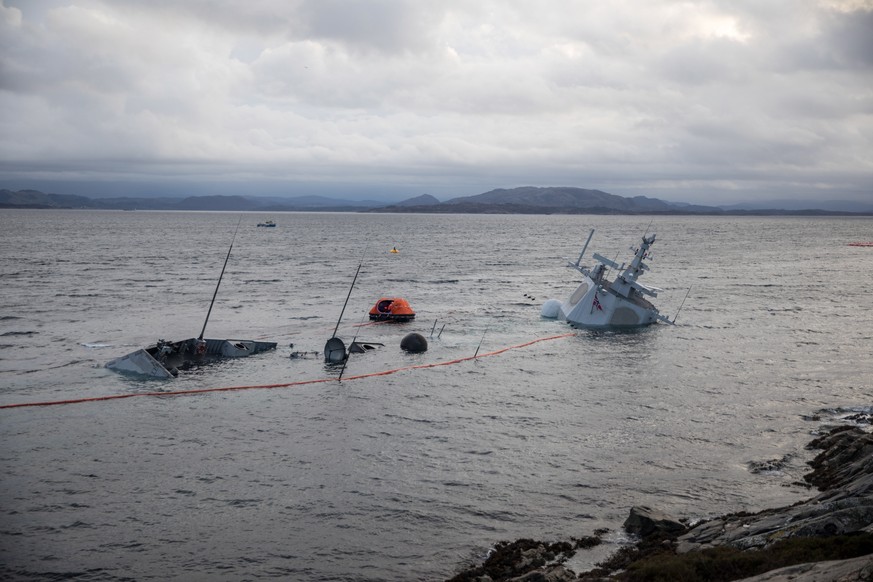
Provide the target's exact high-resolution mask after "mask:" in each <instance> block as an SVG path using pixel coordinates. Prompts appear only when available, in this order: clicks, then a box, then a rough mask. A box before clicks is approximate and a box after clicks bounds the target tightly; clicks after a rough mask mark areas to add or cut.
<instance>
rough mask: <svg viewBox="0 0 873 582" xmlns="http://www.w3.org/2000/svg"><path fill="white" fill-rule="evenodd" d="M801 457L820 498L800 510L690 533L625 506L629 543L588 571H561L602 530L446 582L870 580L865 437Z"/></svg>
mask: <svg viewBox="0 0 873 582" xmlns="http://www.w3.org/2000/svg"><path fill="white" fill-rule="evenodd" d="M807 448H809V449H814V450H820V451H821V452H820V453H818V455H817V456H816V457H815V459H813V460H812V461H811V462H810V465H811V466H812V469H813V470H812V472H811V473H809V474H807V475H805V476H804V480H805V482H806V484H808V485H809V486H811V487H815V488H817V489H818V490H819V491H820V493H819V494H817V495H815V496H814V497H812V498H810V499H808V500H806V501H803V502H799V503H795V504H794V505H790V506H787V507H780V508H776V509H766V510H764V511H761V512H758V513H754V514H750V513H736V514H731V515H726V516H723V517H719V518H716V519H712V520H708V521H706V522H702V523H698V524H695V525H693V526H689V525H687V524H685V523H683V522H681V521H678V520H676V519H673V518H672V517H670V516H668V515H665V514H664V513H662V512H660V511H658V510H657V509H652V508H648V507H634V508H632V509H631V510H630V516H629V517H628V518H627V520H626V521H625V523H624V528H625V530H626V531H627V532H628V533H631V534H634V535H635V536H637V537H638V539H639V541H638V542H637V543H636V544H635V545H633V546H628V547H626V548H623V549H621V550H619V551H618V552H616V553H615V554H614V555H613V556H612V557H610V558H609V559H608V560H606V561H604V562H602V563H600V564H598V565H597V567H596V568H595V569H593V570H590V571H588V572H579V573H577V572H574V571H572V570H571V569H569V568H568V567H567V566H566V562H567V560H569V559H570V558H571V557H572V556H573V555H574V554H575V553H576V552H577V551H579V550H583V549H587V548H591V547H593V546H595V545H598V544H599V543H600V542H601V537H602V536H603V535H604V534H605V533H606V532H605V531H598V532H594V535H593V536H591V537H587V538H581V539H571V540H569V541H559V542H542V541H536V540H530V539H522V540H516V541H514V542H501V543H499V544H497V546H496V547H495V548H494V549H493V550H492V551H491V552H490V554H489V556H488V558H487V559H486V561H485V562H484V563H483V564H480V565H476V566H473V567H471V568H468V569H466V570H464V571H463V572H460V573H459V574H457V575H456V576H454V577H453V578H451V580H450V582H498V581H507V582H510V581H511V582H540V581H541V582H570V581H574V580H590V581H593V580H603V581H606V580H620V581H636V580H647V581H655V580H664V581H667V580H683V581H694V580H701V581H704V580H705V581H715V580H718V581H729V580H746V581H755V582H763V581H767V582H777V581H788V580H792V581H794V582H813V581H814V582H829V581H833V582H837V581H839V582H849V581H855V580H873V435H871V434H870V433H868V432H866V431H864V430H861V429H860V428H857V427H854V426H843V427H838V428H835V429H832V430H831V431H830V432H828V433H826V434H824V435H823V436H821V437H819V438H817V439H815V440H813V441H812V442H811V443H810V444H809V445H808V446H807Z"/></svg>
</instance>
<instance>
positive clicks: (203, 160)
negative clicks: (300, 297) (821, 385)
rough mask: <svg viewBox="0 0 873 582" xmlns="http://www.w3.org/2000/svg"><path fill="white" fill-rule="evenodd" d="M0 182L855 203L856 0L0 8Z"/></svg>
mask: <svg viewBox="0 0 873 582" xmlns="http://www.w3.org/2000/svg"><path fill="white" fill-rule="evenodd" d="M0 26H2V30H0V188H13V189H19V188H23V187H32V188H36V189H39V190H43V191H50V192H56V193H68V194H85V195H103V194H117V195H139V194H143V193H154V194H172V195H178V194H205V193H221V194H230V193H238V194H255V195H288V196H300V195H307V194H322V195H329V196H334V197H343V198H362V197H363V198H384V199H393V200H400V199H404V198H409V197H412V196H417V195H419V194H423V193H429V194H432V195H434V196H436V197H437V198H439V199H441V200H445V199H448V198H451V197H454V196H463V195H471V194H478V193H481V192H485V191H488V190H491V189H493V188H511V187H515V186H524V185H533V186H578V187H581V188H596V189H600V190H604V191H607V192H611V193H613V194H619V195H623V196H636V195H646V196H652V197H657V198H662V199H665V200H673V201H687V202H697V203H704V204H717V203H728V202H738V201H747V200H754V199H760V198H772V199H788V198H794V197H797V198H811V199H812V198H817V199H830V200H862V201H863V200H867V201H869V200H873V0H711V1H693V0H692V1H674V0H609V1H603V0H597V1H594V0H590V1H589V0H421V1H414V0H360V1H351V0H346V1H343V0H264V1H257V0H235V1H225V0H139V1H135V0H130V1H126V0H0Z"/></svg>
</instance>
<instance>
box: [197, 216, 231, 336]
mask: <svg viewBox="0 0 873 582" xmlns="http://www.w3.org/2000/svg"><path fill="white" fill-rule="evenodd" d="M240 223H242V216H240V217H239V221H238V222H237V223H236V230H234V231H233V238H232V239H231V240H230V248H229V249H227V256H226V257H224V266H223V267H221V274H220V275H219V276H218V283H216V284H215V293H213V294H212V301H210V302H209V311H207V312H206V321H204V322H203V329H201V330H200V337H198V338H197V339H198V340H202V339H203V334H204V333H206V324H207V323H209V315H210V314H211V313H212V306H213V305H214V304H215V297H216V296H217V295H218V288H219V287H220V286H221V279H222V278H223V277H224V270H225V269H226V268H227V260H228V259H229V258H230V251H232V250H233V243H234V241H235V240H236V233H237V232H239V225H240Z"/></svg>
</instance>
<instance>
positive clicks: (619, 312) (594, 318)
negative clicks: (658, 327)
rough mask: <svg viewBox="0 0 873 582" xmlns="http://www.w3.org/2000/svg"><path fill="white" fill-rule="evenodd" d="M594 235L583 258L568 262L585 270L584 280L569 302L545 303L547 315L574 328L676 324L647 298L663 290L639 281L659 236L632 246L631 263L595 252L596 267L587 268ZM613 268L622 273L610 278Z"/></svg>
mask: <svg viewBox="0 0 873 582" xmlns="http://www.w3.org/2000/svg"><path fill="white" fill-rule="evenodd" d="M592 236H594V230H593V229H592V230H591V233H590V234H589V235H588V240H587V241H586V242H585V246H584V247H583V248H582V252H581V253H580V254H579V258H578V259H577V260H576V262H575V263H571V262H569V261H568V264H567V266H569V267H572V268H574V269H576V270H577V271H579V272H580V273H582V276H583V279H582V283H581V284H580V285H579V287H578V288H577V289H576V290H575V291H574V292H573V294H572V295H570V298H569V299H567V301H564V302H561V301H558V300H557V299H550V300H549V301H547V302H546V303H545V304H544V305H543V309H542V315H543V317H548V318H558V319H561V320H565V321H567V322H568V323H569V324H570V325H572V326H574V327H582V328H633V327H643V326H646V325H650V324H653V323H656V322H658V321H663V322H665V323H672V322H671V321H670V319H669V318H668V317H667V316H665V315H661V314H660V313H659V312H658V309H657V308H656V307H655V306H654V305H653V304H652V303H651V302H650V301H649V300H648V299H646V297H657V296H658V292H659V291H661V290H660V289H658V288H656V287H647V286H645V285H643V284H642V283H640V282H639V281H637V278H638V277H640V276H641V275H642V274H643V273H645V272H646V271H648V270H649V266H648V265H646V264H645V263H643V259H645V258H647V257H648V256H649V248H651V246H652V244H654V242H655V235H654V234H652V235H651V236H643V237H642V243H641V244H640V246H639V247H638V248H636V249H631V250H634V257H633V259H632V260H631V262H630V264H624V263H622V264H621V265H619V264H617V263H616V262H614V261H611V260H609V259H607V258H606V257H602V256H600V255H598V254H597V253H594V255H593V258H594V260H595V261H597V263H596V264H595V265H594V266H593V267H586V266H584V265H581V264H580V263H581V261H582V256H583V255H584V254H585V250H586V249H587V248H588V243H589V242H591V237H592ZM609 269H614V270H615V271H616V272H617V273H618V274H617V275H616V276H615V278H614V279H613V280H612V281H610V280H609V279H608V272H609Z"/></svg>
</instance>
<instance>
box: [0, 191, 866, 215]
mask: <svg viewBox="0 0 873 582" xmlns="http://www.w3.org/2000/svg"><path fill="white" fill-rule="evenodd" d="M769 204H771V203H767V202H756V203H751V204H747V205H732V206H701V205H695V204H684V203H674V202H665V201H664V200H659V199H657V198H648V197H646V196H634V197H632V198H626V197H624V196H617V195H615V194H609V193H607V192H602V191H600V190H586V189H584V188H573V187H545V188H539V187H534V186H525V187H521V188H512V189H497V190H491V191H490V192H485V193H483V194H478V195H476V196H462V197H459V198H452V199H451V200H447V201H445V202H440V201H439V200H437V199H436V198H434V197H433V196H431V195H429V194H422V195H421V196H416V197H414V198H409V199H408V200H404V201H402V202H397V203H393V204H391V203H386V202H379V201H376V200H342V199H336V198H327V197H324V196H298V197H293V198H279V197H256V196H190V197H187V198H146V197H138V198H124V197H118V198H89V197H87V196H74V195H68V194H46V193H44V192H40V191H38V190H19V191H17V192H13V191H12V190H0V208H83V209H102V210H199V211H206V210H212V211H236V212H295V211H296V212H301V211H303V212H315V211H318V212H417V213H440V214H451V213H454V214H706V215H720V214H725V215H746V214H748V215H779V214H792V215H829V214H833V215H841V214H842V215H845V214H862V215H871V214H873V203H869V204H864V203H861V202H847V201H830V202H828V201H824V202H816V203H806V204H804V203H801V202H797V203H790V202H789V203H786V202H785V201H781V202H778V201H777V202H773V203H772V205H769ZM786 206H788V207H786Z"/></svg>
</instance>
